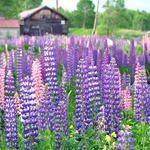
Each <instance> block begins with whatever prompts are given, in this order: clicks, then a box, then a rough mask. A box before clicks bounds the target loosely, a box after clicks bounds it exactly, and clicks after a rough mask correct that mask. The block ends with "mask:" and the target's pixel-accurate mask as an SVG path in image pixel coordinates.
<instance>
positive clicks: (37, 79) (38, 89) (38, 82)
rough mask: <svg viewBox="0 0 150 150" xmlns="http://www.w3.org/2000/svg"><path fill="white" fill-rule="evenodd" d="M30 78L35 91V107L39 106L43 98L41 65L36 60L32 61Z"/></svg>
mask: <svg viewBox="0 0 150 150" xmlns="http://www.w3.org/2000/svg"><path fill="white" fill-rule="evenodd" d="M31 77H32V79H33V85H34V89H35V96H36V99H35V102H36V103H37V105H39V103H40V102H41V100H42V98H43V92H44V85H43V81H42V74H41V64H40V62H39V60H38V59H36V60H35V61H33V64H32V75H31Z"/></svg>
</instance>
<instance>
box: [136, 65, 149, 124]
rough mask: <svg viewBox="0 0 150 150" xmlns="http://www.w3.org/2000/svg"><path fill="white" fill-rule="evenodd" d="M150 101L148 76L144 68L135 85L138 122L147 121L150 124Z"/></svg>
mask: <svg viewBox="0 0 150 150" xmlns="http://www.w3.org/2000/svg"><path fill="white" fill-rule="evenodd" d="M149 106H150V100H149V87H148V83H147V76H146V71H145V68H144V67H142V68H141V71H140V74H139V77H138V81H137V84H136V85H135V106H134V110H135V116H136V122H137V123H138V122H140V121H146V124H148V123H149V120H150V118H149V116H150V107H149Z"/></svg>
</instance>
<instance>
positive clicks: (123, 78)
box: [122, 73, 127, 90]
mask: <svg viewBox="0 0 150 150" xmlns="http://www.w3.org/2000/svg"><path fill="white" fill-rule="evenodd" d="M126 86H127V78H126V73H124V74H123V75H122V90H125V89H126Z"/></svg>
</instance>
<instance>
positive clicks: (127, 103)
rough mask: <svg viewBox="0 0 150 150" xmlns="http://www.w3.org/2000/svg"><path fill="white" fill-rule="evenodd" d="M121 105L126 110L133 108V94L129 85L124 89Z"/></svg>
mask: <svg viewBox="0 0 150 150" xmlns="http://www.w3.org/2000/svg"><path fill="white" fill-rule="evenodd" d="M120 106H121V107H122V108H124V109H125V110H126V111H129V110H130V109H131V108H132V96H131V94H130V90H129V89H128V87H126V89H125V90H123V91H122V100H121V102H120Z"/></svg>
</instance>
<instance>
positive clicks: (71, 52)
mask: <svg viewBox="0 0 150 150" xmlns="http://www.w3.org/2000/svg"><path fill="white" fill-rule="evenodd" d="M75 68H76V66H75V40H74V36H73V35H71V37H70V44H69V45H68V49H67V81H68V84H69V85H70V83H71V82H72V79H73V76H74V75H75Z"/></svg>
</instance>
